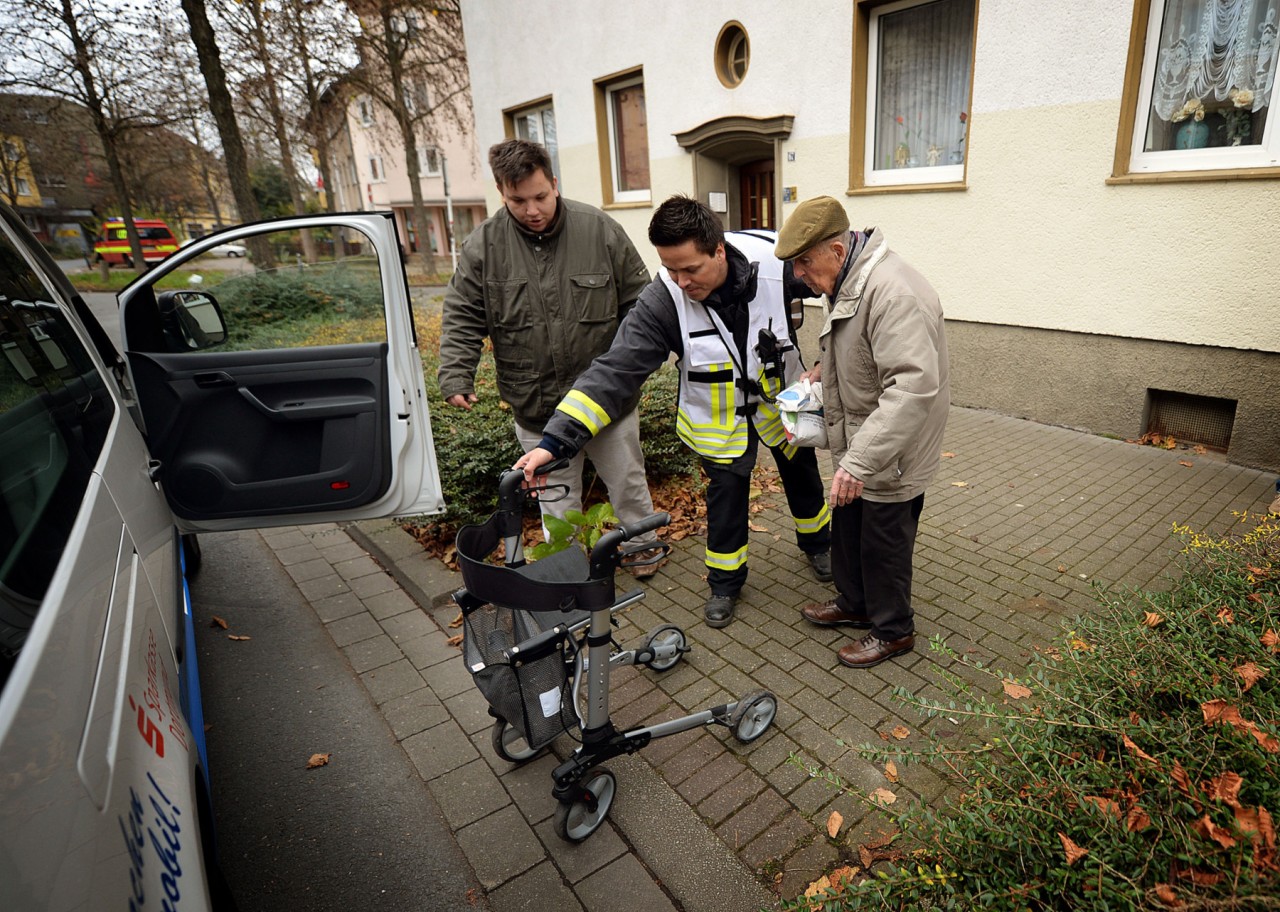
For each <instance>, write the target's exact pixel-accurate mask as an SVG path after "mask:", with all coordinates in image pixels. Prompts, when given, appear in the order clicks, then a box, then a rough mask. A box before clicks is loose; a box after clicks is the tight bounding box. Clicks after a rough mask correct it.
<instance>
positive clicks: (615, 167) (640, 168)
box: [600, 77, 650, 203]
mask: <svg viewBox="0 0 1280 912" xmlns="http://www.w3.org/2000/svg"><path fill="white" fill-rule="evenodd" d="M600 88H601V90H602V91H603V92H604V109H605V117H606V128H607V135H608V143H609V155H608V167H609V173H610V191H611V197H612V198H611V199H610V200H609V201H610V202H613V203H640V202H644V203H647V202H649V198H650V197H649V120H648V117H647V116H646V114H645V104H644V80H643V78H642V77H632V78H627V79H621V80H618V81H616V82H611V83H605V84H603V85H602V86H601V87H600Z"/></svg>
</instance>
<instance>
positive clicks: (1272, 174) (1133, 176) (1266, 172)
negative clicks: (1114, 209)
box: [1105, 168, 1280, 186]
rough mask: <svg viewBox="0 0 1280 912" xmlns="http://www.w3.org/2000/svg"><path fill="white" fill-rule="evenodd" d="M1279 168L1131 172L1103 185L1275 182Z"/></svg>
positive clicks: (1114, 177)
mask: <svg viewBox="0 0 1280 912" xmlns="http://www.w3.org/2000/svg"><path fill="white" fill-rule="evenodd" d="M1277 178H1280V168H1223V169H1221V170H1216V171H1133V172H1130V173H1128V174H1113V175H1112V176H1111V177H1108V178H1107V179H1106V181H1105V183H1108V184H1112V185H1115V186H1119V185H1123V184H1176V183H1189V182H1192V181H1229V180H1276V179H1277Z"/></svg>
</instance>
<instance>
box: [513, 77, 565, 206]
mask: <svg viewBox="0 0 1280 912" xmlns="http://www.w3.org/2000/svg"><path fill="white" fill-rule="evenodd" d="M545 112H550V113H551V122H552V124H555V123H556V106H555V103H554V101H553V99H552V96H550V95H544V96H542V97H541V98H535V99H534V100H533V101H526V102H523V103H521V104H518V105H513V106H512V107H510V108H504V109H503V111H502V128H503V135H505V136H506V137H507V139H523V138H524V137H522V136H521V135H520V128H519V123H520V121H521V120H523V119H524V118H526V117H531V116H533V115H535V114H536V115H537V116H538V130H539V134H540V135H539V137H538V139H536V140H532V141H533V142H536V143H538V145H540V146H542V147H543V148H544V149H546V150H547V154H549V155H550V156H551V173H552V174H554V175H555V177H556V182H557V183H558V184H561V185H563V183H564V179H563V177H561V175H560V131H559V129H558V125H557V129H556V140H555V145H554V146H549V145H547V139H546V128H545V123H544V121H543V118H542V115H543V114H544V113H545ZM561 189H562V190H563V189H564V188H563V186H561Z"/></svg>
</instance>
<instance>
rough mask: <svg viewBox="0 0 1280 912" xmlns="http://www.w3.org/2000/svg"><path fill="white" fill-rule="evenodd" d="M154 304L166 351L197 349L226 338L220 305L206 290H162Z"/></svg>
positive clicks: (210, 345) (225, 328) (225, 326)
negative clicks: (162, 329)
mask: <svg viewBox="0 0 1280 912" xmlns="http://www.w3.org/2000/svg"><path fill="white" fill-rule="evenodd" d="M156 303H157V304H158V305H159V307H160V320H161V323H162V324H163V328H164V339H165V347H166V348H167V349H168V350H169V351H171V352H185V351H200V350H201V349H205V348H212V347H213V346H215V345H220V344H222V343H223V342H225V341H227V324H226V321H225V320H224V319H223V316H222V308H221V307H219V306H218V302H217V300H216V299H215V298H214V297H213V295H211V294H209V293H208V292H207V291H164V292H161V293H160V295H159V297H157V298H156Z"/></svg>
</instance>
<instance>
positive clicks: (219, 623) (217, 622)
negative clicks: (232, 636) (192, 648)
mask: <svg viewBox="0 0 1280 912" xmlns="http://www.w3.org/2000/svg"><path fill="white" fill-rule="evenodd" d="M209 626H210V627H221V628H222V629H223V630H226V629H227V622H226V621H224V620H223V619H222V618H220V617H218V616H217V615H216V614H215V615H214V616H213V619H212V620H211V621H209Z"/></svg>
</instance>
